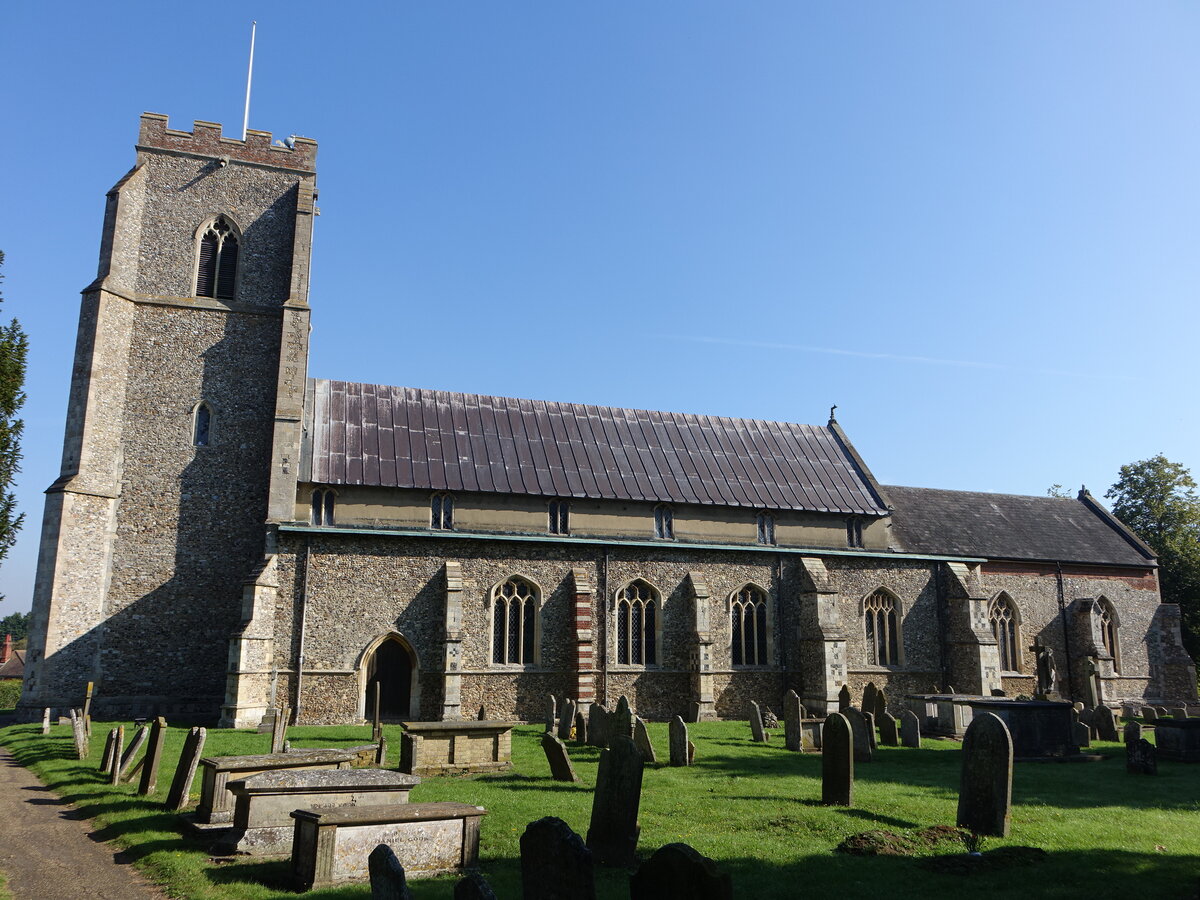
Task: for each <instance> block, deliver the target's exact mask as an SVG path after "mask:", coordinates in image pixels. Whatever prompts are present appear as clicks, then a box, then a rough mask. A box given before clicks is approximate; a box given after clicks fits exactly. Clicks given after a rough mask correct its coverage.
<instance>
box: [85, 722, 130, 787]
mask: <svg viewBox="0 0 1200 900" xmlns="http://www.w3.org/2000/svg"><path fill="white" fill-rule="evenodd" d="M72 721H74V720H72ZM124 753H125V726H124V725H118V726H117V739H116V740H115V741H114V742H113V753H112V760H110V761H109V764H108V783H109V784H116V783H117V780H118V779H119V778H120V777H121V756H122V755H123V754H124Z"/></svg>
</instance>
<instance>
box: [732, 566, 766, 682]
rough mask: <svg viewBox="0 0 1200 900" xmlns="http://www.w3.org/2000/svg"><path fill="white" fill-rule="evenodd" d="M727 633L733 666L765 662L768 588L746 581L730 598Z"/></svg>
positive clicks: (763, 663)
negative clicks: (730, 637) (729, 635)
mask: <svg viewBox="0 0 1200 900" xmlns="http://www.w3.org/2000/svg"><path fill="white" fill-rule="evenodd" d="M729 620H730V629H731V630H730V633H731V635H732V639H733V645H732V654H731V656H732V659H733V664H734V665H735V666H765V665H768V663H769V660H768V658H767V646H768V644H767V592H766V591H764V590H763V589H762V588H759V587H756V586H755V585H752V584H748V585H746V586H745V587H744V588H742V589H741V590H740V591H738V592H737V593H735V594H734V595H733V597H732V598H730V603H729Z"/></svg>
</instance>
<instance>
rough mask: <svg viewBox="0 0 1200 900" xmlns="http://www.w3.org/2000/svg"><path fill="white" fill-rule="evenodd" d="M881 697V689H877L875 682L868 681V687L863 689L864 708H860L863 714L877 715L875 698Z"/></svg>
mask: <svg viewBox="0 0 1200 900" xmlns="http://www.w3.org/2000/svg"><path fill="white" fill-rule="evenodd" d="M878 695H879V688H877V687H875V682H873V681H868V682H867V686H866V687H865V688H863V694H862V706H860V707H859V709H861V710H862V711H863V713H864V714H865V713H870V714H871V715H875V698H876V697H877V696H878Z"/></svg>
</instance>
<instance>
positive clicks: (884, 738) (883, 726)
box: [878, 710, 900, 747]
mask: <svg viewBox="0 0 1200 900" xmlns="http://www.w3.org/2000/svg"><path fill="white" fill-rule="evenodd" d="M878 721H879V743H880V744H882V745H883V746H884V747H899V746H900V735H899V733H898V732H897V730H896V717H895V716H893V715H892V714H891V713H890V712H888V711H887V710H883V711H882V712H880V714H879V716H878Z"/></svg>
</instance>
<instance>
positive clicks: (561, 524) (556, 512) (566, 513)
mask: <svg viewBox="0 0 1200 900" xmlns="http://www.w3.org/2000/svg"><path fill="white" fill-rule="evenodd" d="M549 511H550V533H551V534H570V533H571V504H570V502H569V501H567V500H551V501H550V507H549Z"/></svg>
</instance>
